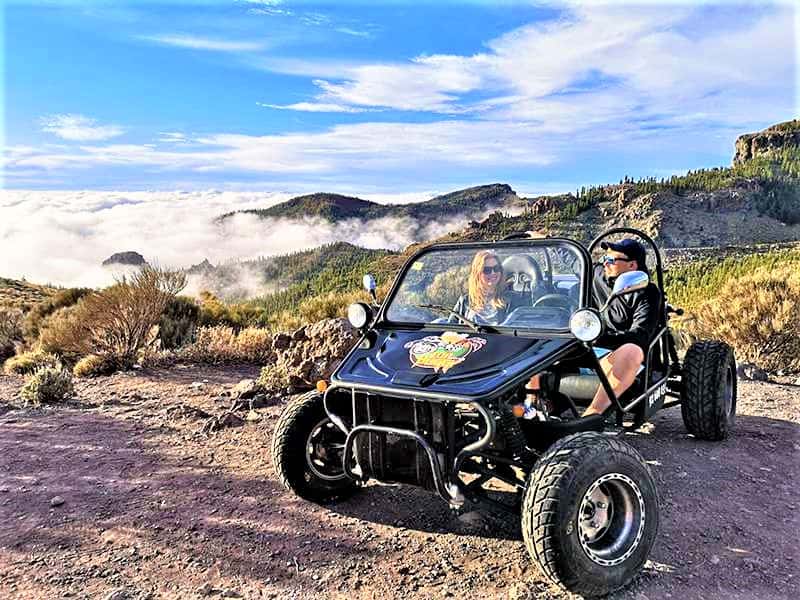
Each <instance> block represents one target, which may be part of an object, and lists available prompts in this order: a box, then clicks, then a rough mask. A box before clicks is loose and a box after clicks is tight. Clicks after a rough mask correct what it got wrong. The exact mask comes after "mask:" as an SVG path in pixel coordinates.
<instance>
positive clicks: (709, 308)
mask: <svg viewBox="0 0 800 600" xmlns="http://www.w3.org/2000/svg"><path fill="white" fill-rule="evenodd" d="M798 315H800V271H798V270H797V269H795V268H792V267H791V266H787V267H781V268H777V269H758V270H756V271H754V272H753V273H751V274H749V275H744V276H741V277H738V278H736V279H732V280H730V281H728V282H727V283H725V284H724V285H723V286H722V288H721V289H720V291H719V293H718V294H717V295H716V296H715V297H714V298H711V299H709V300H707V301H705V302H704V303H703V304H701V305H700V306H699V307H698V309H697V311H696V314H695V316H696V319H695V320H694V321H693V322H692V323H690V324H689V328H690V331H691V333H692V334H693V335H695V336H697V337H700V338H713V339H718V340H722V341H724V342H727V343H728V344H730V345H731V346H732V347H733V348H734V350H735V351H736V355H737V358H738V359H739V360H741V361H746V362H752V363H754V364H756V365H758V366H759V367H761V368H762V369H766V370H767V371H777V370H779V369H788V370H798V369H800V318H798Z"/></svg>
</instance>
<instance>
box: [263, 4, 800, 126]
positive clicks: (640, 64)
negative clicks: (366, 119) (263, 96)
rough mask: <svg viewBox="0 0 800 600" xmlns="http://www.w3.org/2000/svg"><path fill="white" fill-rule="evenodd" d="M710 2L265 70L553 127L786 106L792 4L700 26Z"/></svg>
mask: <svg viewBox="0 0 800 600" xmlns="http://www.w3.org/2000/svg"><path fill="white" fill-rule="evenodd" d="M707 10H709V8H708V7H706V6H700V7H697V6H692V5H690V4H685V5H668V6H665V5H660V6H639V7H635V6H621V5H618V4H617V5H614V4H611V5H608V4H592V5H570V6H569V7H568V8H567V9H566V10H565V11H564V13H563V14H562V16H561V17H560V18H558V19H554V20H550V21H544V22H537V23H534V24H530V25H526V26H523V27H520V28H518V29H515V30H513V31H510V32H508V33H506V34H504V35H502V36H500V37H498V38H496V39H494V40H490V41H488V42H487V44H486V46H487V50H486V51H484V52H480V53H477V54H473V55H454V54H453V55H451V54H442V55H429V56H418V57H415V58H413V59H411V60H408V61H404V62H393V63H362V64H358V65H346V64H336V63H334V64H331V63H329V62H328V61H321V62H320V63H319V64H318V65H315V64H314V63H313V61H309V60H307V59H306V60H304V61H291V60H286V59H284V60H280V61H278V60H269V59H267V60H263V61H262V63H261V66H262V67H263V68H267V69H275V70H277V71H284V72H285V71H291V72H294V73H295V74H298V75H302V74H306V75H308V76H311V77H313V78H314V79H313V83H314V84H315V85H316V86H317V87H318V88H319V90H320V92H319V93H318V94H316V95H315V96H314V97H313V99H312V100H313V102H314V103H319V104H335V105H340V106H353V107H360V108H369V107H372V108H385V109H396V110H403V111H419V112H429V113H441V114H463V113H472V114H474V115H476V116H480V117H481V118H489V119H492V118H498V119H508V118H513V119H520V120H525V121H537V122H542V123H544V125H545V127H549V128H553V129H562V128H564V127H567V126H569V124H570V123H572V124H573V125H574V124H577V123H579V122H583V123H584V124H585V119H584V116H585V115H587V114H588V115H590V116H591V118H592V119H594V121H593V122H600V121H604V122H606V123H607V124H608V126H610V127H613V126H614V124H615V123H624V122H631V121H632V120H639V121H642V120H647V119H650V118H652V119H661V120H663V119H668V120H670V119H671V120H675V121H680V120H685V119H686V118H687V116H690V115H694V120H695V121H696V122H697V123H703V122H705V123H706V124H708V123H709V122H710V121H713V120H717V119H721V120H723V121H726V122H731V123H736V122H741V120H742V118H743V117H746V112H745V113H742V112H741V109H742V108H743V107H744V104H746V101H747V100H750V101H755V102H757V103H758V105H759V107H761V108H764V107H765V106H766V105H769V104H770V103H772V104H782V105H784V104H787V101H788V98H787V96H788V93H789V90H790V89H791V83H790V82H791V81H793V78H794V67H795V65H794V63H793V59H792V57H793V56H794V44H795V41H794V39H795V33H794V30H793V21H794V19H793V13H792V8H791V7H789V6H782V5H772V6H766V7H760V8H757V7H749V8H748V9H747V17H748V18H746V19H715V20H714V21H713V22H711V23H709V24H708V26H704V27H703V28H702V29H698V28H697V27H696V24H697V23H698V22H699V21H702V20H703V19H706V18H708V17H707V16H706V15H704V13H703V11H707ZM698 56H702V57H703V60H702V61H701V60H697V57H698ZM326 69H327V70H326ZM712 96H713V97H714V99H713V101H709V98H711V97H712ZM781 98H783V99H784V102H781ZM598 106H599V107H600V109H599V110H598ZM781 108H784V107H783V106H782V107H781ZM751 114H752V113H751Z"/></svg>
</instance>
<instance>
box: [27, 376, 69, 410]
mask: <svg viewBox="0 0 800 600" xmlns="http://www.w3.org/2000/svg"><path fill="white" fill-rule="evenodd" d="M73 392H74V389H73V387H72V375H71V374H70V372H69V371H67V370H66V369H63V368H61V367H42V368H41V369H39V370H38V371H36V372H35V373H34V374H33V375H32V376H31V377H30V379H28V381H27V382H26V383H25V385H24V386H22V389H21V390H20V395H21V396H22V399H23V400H25V404H33V405H34V406H38V405H39V404H55V403H58V402H63V401H64V400H67V399H69V398H70V397H71V396H72V394H73Z"/></svg>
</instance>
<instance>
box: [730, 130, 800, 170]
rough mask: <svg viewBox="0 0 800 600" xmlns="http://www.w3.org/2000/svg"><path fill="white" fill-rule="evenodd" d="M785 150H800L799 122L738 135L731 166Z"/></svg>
mask: <svg viewBox="0 0 800 600" xmlns="http://www.w3.org/2000/svg"><path fill="white" fill-rule="evenodd" d="M786 148H800V120H797V119H795V120H794V121H787V122H785V123H780V124H778V125H773V126H772V127H768V128H767V129H765V130H764V131H760V132H758V133H746V134H745V135H740V136H739V137H738V139H737V140H736V154H735V155H734V157H733V164H735V165H738V164H742V163H744V162H747V161H748V160H752V159H754V158H757V157H759V156H767V155H770V154H774V153H776V152H780V151H781V150H783V149H786Z"/></svg>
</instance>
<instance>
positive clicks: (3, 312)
mask: <svg viewBox="0 0 800 600" xmlns="http://www.w3.org/2000/svg"><path fill="white" fill-rule="evenodd" d="M21 339H22V311H21V310H19V309H18V308H0V363H2V362H3V361H4V360H5V359H7V358H10V357H12V356H14V352H15V350H14V348H15V346H14V342H17V341H20V340H21Z"/></svg>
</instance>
